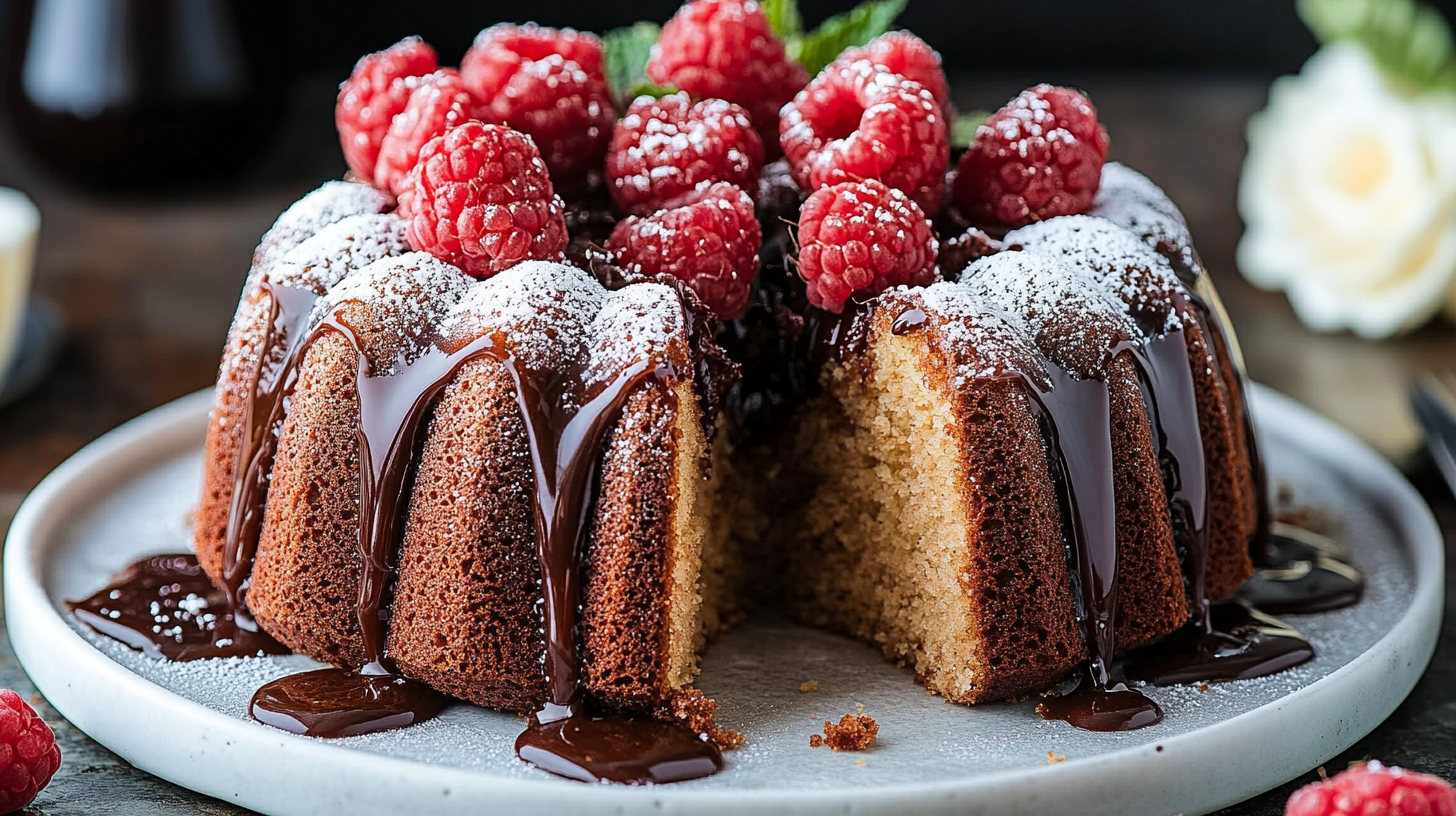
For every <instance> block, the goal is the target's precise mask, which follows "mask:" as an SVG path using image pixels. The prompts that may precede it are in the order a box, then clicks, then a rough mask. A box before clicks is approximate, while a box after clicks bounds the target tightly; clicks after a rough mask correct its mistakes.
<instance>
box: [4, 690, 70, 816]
mask: <svg viewBox="0 0 1456 816" xmlns="http://www.w3.org/2000/svg"><path fill="white" fill-rule="evenodd" d="M59 767H61V749H60V748H57V747H56V735H55V734H53V733H51V729H50V726H48V725H46V724H45V721H44V720H42V719H41V718H40V717H39V716H37V715H36V713H35V710H34V709H32V708H31V707H30V706H29V705H27V704H26V702H25V701H24V700H22V699H21V698H20V695H19V694H16V693H15V692H13V691H11V690H10V689H0V813H13V812H15V811H17V810H20V809H21V808H23V807H25V806H26V805H28V804H30V803H31V802H33V801H35V795H36V794H37V793H40V791H41V788H44V787H45V786H46V785H49V784H50V781H51V777H52V776H55V773H56V769H57V768H59Z"/></svg>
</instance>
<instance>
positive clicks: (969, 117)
mask: <svg viewBox="0 0 1456 816" xmlns="http://www.w3.org/2000/svg"><path fill="white" fill-rule="evenodd" d="M990 118H991V112H990V111H983V110H977V111H967V112H965V113H961V114H957V115H956V118H955V121H954V122H951V123H950V146H951V147H970V146H971V145H972V144H974V143H975V141H976V129H977V128H979V127H980V126H981V125H984V124H986V120H987V119H990Z"/></svg>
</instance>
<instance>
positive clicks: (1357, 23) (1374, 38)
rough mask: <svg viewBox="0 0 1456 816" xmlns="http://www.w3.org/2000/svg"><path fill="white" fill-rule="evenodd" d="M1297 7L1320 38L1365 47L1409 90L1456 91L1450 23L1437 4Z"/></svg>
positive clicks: (1346, 1) (1331, 2)
mask: <svg viewBox="0 0 1456 816" xmlns="http://www.w3.org/2000/svg"><path fill="white" fill-rule="evenodd" d="M1298 8H1299V16H1300V18H1301V19H1303V20H1304V23H1305V25H1307V26H1309V28H1310V30H1311V31H1313V32H1314V34H1315V36H1316V37H1318V38H1319V40H1320V42H1321V43H1332V42H1339V41H1349V42H1355V43H1358V44H1359V45H1361V46H1364V48H1365V50H1367V51H1368V52H1370V56H1371V57H1372V58H1374V60H1375V62H1376V64H1377V65H1379V66H1380V68H1381V70H1383V71H1385V72H1386V73H1387V74H1388V75H1389V76H1390V77H1391V78H1392V79H1394V80H1395V81H1396V82H1397V83H1398V84H1400V85H1404V86H1405V87H1406V89H1407V90H1408V91H1410V92H1412V93H1415V92H1420V91H1445V92H1449V93H1456V49H1453V47H1452V40H1451V27H1450V26H1449V25H1448V24H1447V22H1446V20H1445V19H1444V18H1443V17H1442V16H1441V13H1440V12H1439V11H1437V10H1435V9H1434V8H1431V7H1430V6H1427V5H1426V4H1424V3H1421V2H1419V0H1299V2H1298Z"/></svg>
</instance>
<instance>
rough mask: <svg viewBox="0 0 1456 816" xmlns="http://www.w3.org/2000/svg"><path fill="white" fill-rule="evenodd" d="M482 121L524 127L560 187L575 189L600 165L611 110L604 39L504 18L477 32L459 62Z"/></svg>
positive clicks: (609, 135)
mask: <svg viewBox="0 0 1456 816" xmlns="http://www.w3.org/2000/svg"><path fill="white" fill-rule="evenodd" d="M460 73H461V76H463V77H464V78H465V85H466V87H467V88H468V89H469V90H470V94H471V96H472V97H474V99H475V104H476V108H477V109H476V115H477V116H478V117H480V118H481V120H482V121H486V122H491V123H494V124H500V125H509V126H510V127H512V128H515V129H516V130H519V131H521V132H523V133H526V134H528V135H529V136H530V137H531V138H532V140H534V141H535V142H536V146H537V147H538V148H540V150H541V157H542V158H543V159H544V160H545V161H546V166H547V167H548V168H549V169H550V170H551V176H552V178H553V179H554V180H555V182H556V184H557V185H558V186H561V187H563V188H565V189H570V190H572V191H573V192H575V191H578V190H580V189H581V188H582V187H584V186H585V183H586V179H587V174H588V172H589V171H590V170H592V169H594V168H596V167H599V166H600V165H601V161H602V157H603V156H605V155H606V153H607V143H608V142H609V141H610V140H611V138H612V125H613V123H614V122H615V121H616V116H617V114H616V110H615V109H614V108H613V107H612V96H611V92H610V91H609V90H608V89H607V80H606V76H605V75H604V74H603V73H602V43H601V40H599V39H597V37H596V36H595V35H592V34H585V33H581V32H577V31H572V30H571V29H555V28H544V27H542V26H537V25H524V26H515V25H509V24H505V23H502V24H501V25H496V26H491V27H490V28H487V29H485V30H484V31H482V32H480V34H479V35H478V36H477V37H476V38H475V44H474V45H472V46H470V50H469V51H467V52H466V53H465V59H464V60H463V61H462V62H461V64H460Z"/></svg>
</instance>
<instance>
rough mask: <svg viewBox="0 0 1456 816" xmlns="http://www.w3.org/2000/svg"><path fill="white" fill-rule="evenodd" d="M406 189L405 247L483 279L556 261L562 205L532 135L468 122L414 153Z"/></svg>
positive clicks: (561, 245)
mask: <svg viewBox="0 0 1456 816" xmlns="http://www.w3.org/2000/svg"><path fill="white" fill-rule="evenodd" d="M409 181H410V189H409V190H408V191H406V198H407V200H408V203H407V204H405V203H403V202H402V203H401V207H404V208H406V210H407V213H408V214H407V217H408V219H409V231H408V237H409V243H410V246H411V247H412V248H414V249H415V250H417V251H420V252H428V253H430V254H432V255H434V256H435V257H437V258H439V259H441V260H443V261H447V262H449V263H452V264H455V265H456V266H458V267H460V268H461V269H462V270H464V271H465V272H466V273H467V274H469V275H472V276H474V277H476V278H488V277H490V276H492V275H494V274H496V273H497V272H500V271H502V270H505V269H508V268H510V267H512V266H514V265H516V264H517V263H520V262H521V261H525V260H533V259H534V260H550V261H555V260H560V259H561V258H562V254H563V250H565V249H566V241H567V236H566V221H565V217H564V215H563V212H564V209H565V207H564V206H563V205H562V203H561V199H560V198H557V196H556V193H555V191H554V190H553V188H552V186H551V177H550V176H549V175H548V174H547V172H546V165H545V163H544V162H542V161H541V154H540V152H539V151H537V150H536V145H535V144H534V143H533V142H532V141H531V137H530V136H527V135H526V134H524V133H521V132H520V131H515V130H511V129H510V128H506V127H500V126H498V125H487V124H482V123H480V122H477V121H474V120H471V121H468V122H466V123H464V124H462V125H460V126H459V127H455V128H452V129H450V130H448V131H446V132H445V133H444V134H442V135H440V136H436V137H435V138H433V139H431V140H430V141H428V142H426V143H425V146H424V147H422V148H420V157H419V162H418V163H417V164H416V165H415V167H414V169H413V170H411V171H410V174H409Z"/></svg>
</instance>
